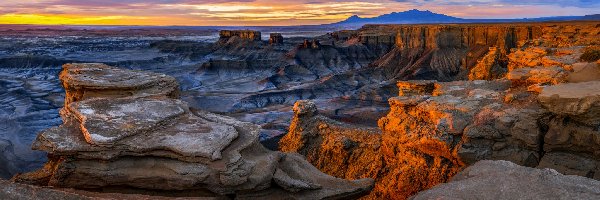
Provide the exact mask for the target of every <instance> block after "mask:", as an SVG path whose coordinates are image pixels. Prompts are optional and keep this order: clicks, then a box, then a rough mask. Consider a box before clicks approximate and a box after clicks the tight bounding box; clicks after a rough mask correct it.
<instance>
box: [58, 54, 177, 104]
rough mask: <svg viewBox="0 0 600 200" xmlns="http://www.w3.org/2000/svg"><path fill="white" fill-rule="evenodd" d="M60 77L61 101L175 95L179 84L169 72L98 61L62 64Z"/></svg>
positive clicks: (67, 102) (66, 102)
mask: <svg viewBox="0 0 600 200" xmlns="http://www.w3.org/2000/svg"><path fill="white" fill-rule="evenodd" d="M60 80H61V82H62V83H63V86H64V88H65V91H66V97H65V105H68V104H69V103H71V102H75V101H80V100H84V99H89V98H94V97H104V98H107V97H113V98H116V97H126V96H150V95H157V96H169V97H177V96H178V93H179V84H178V83H177V80H176V79H175V78H173V77H171V76H167V75H165V74H159V73H152V72H143V71H135V70H126V69H120V68H116V67H111V66H108V65H104V64H100V63H77V64H65V65H63V70H62V72H61V73H60Z"/></svg>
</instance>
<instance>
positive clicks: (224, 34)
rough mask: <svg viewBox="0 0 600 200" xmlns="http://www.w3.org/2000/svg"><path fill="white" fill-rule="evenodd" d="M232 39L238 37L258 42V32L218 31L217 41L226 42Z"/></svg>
mask: <svg viewBox="0 0 600 200" xmlns="http://www.w3.org/2000/svg"><path fill="white" fill-rule="evenodd" d="M232 37H239V38H241V39H243V40H250V41H260V40H261V33H260V31H252V30H221V31H219V38H220V39H219V40H222V41H227V40H229V39H230V38H232Z"/></svg>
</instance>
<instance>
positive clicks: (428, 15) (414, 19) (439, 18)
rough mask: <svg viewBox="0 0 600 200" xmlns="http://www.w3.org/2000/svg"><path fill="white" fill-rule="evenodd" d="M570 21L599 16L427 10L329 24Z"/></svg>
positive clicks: (598, 17) (355, 25) (597, 16)
mask: <svg viewBox="0 0 600 200" xmlns="http://www.w3.org/2000/svg"><path fill="white" fill-rule="evenodd" d="M572 20H600V14H595V15H586V16H557V17H540V18H521V19H463V18H458V17H452V16H448V15H444V14H439V13H434V12H431V11H429V10H426V11H421V10H417V9H413V10H408V11H404V12H392V13H389V14H384V15H380V16H377V17H371V18H361V17H359V16H357V15H353V16H351V17H349V18H348V19H346V20H344V21H340V22H337V23H333V24H329V25H336V26H345V27H360V26H362V25H365V24H440V23H441V24H443V23H500V22H541V21H572Z"/></svg>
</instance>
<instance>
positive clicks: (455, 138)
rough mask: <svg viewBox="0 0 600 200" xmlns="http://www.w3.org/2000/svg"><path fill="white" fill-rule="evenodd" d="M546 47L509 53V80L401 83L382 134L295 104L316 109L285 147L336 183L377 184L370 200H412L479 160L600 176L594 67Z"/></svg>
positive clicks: (572, 53)
mask: <svg viewBox="0 0 600 200" xmlns="http://www.w3.org/2000/svg"><path fill="white" fill-rule="evenodd" d="M541 44H545V43H544V42H543V41H540V45H541ZM558 46H560V45H558ZM540 49H541V48H539V47H534V48H525V49H524V50H523V51H524V52H519V51H521V50H519V51H514V52H513V54H520V55H530V54H536V55H537V54H543V55H542V56H521V57H520V56H515V55H513V54H510V55H508V56H507V58H509V59H511V61H510V63H512V64H510V65H511V66H512V67H511V68H507V69H506V70H507V72H508V73H507V75H506V76H497V74H496V73H493V71H494V70H491V69H492V68H488V67H481V68H480V69H478V70H476V71H471V72H476V73H472V75H473V77H478V78H482V79H493V80H474V81H452V82H438V81H435V80H414V81H399V82H398V83H397V86H398V89H399V96H398V97H392V98H390V99H389V104H390V111H389V113H388V115H387V116H385V117H382V118H381V119H379V121H378V126H379V130H377V129H368V130H366V129H363V128H357V127H353V126H352V125H349V124H344V123H341V122H336V121H333V120H331V119H327V118H326V117H323V116H320V115H316V114H315V113H318V112H316V111H301V110H303V109H297V108H310V109H312V110H316V108H313V107H314V106H307V105H311V103H310V102H304V101H299V102H297V104H296V106H295V110H294V112H295V115H294V119H293V120H292V124H291V125H290V131H289V133H288V135H286V136H285V137H284V138H283V139H282V140H281V142H280V147H281V149H282V150H283V151H291V152H299V153H301V154H303V155H305V156H306V157H307V159H308V160H309V161H310V162H311V163H313V164H314V165H315V166H316V167H317V168H319V169H321V170H322V171H324V172H326V173H328V174H331V175H334V176H336V177H344V178H359V177H372V178H374V179H375V180H376V185H375V189H374V190H373V192H372V193H371V194H370V195H369V196H368V198H372V199H379V198H392V197H398V198H407V197H409V196H411V195H414V194H415V193H416V192H418V191H420V190H424V189H427V188H430V187H432V186H434V185H436V184H439V183H443V182H445V181H448V180H449V178H450V177H452V176H453V175H454V174H456V173H457V172H459V171H460V170H461V169H462V168H463V167H465V166H468V165H472V164H474V163H476V162H477V161H480V160H507V161H511V162H514V163H516V164H519V165H523V166H528V167H537V168H552V169H554V170H557V171H558V172H560V173H565V174H568V175H580V176H585V177H588V178H594V179H599V180H600V176H598V174H600V165H599V162H600V157H598V153H597V152H598V151H599V150H598V148H597V146H598V145H599V143H598V142H597V141H599V140H598V138H597V136H598V135H600V132H598V129H597V126H598V125H600V124H599V123H598V121H600V118H599V117H598V113H600V110H597V107H598V106H599V105H600V104H599V103H598V102H597V101H598V96H600V95H599V94H598V89H597V88H600V87H599V86H600V85H598V82H600V79H599V78H600V77H598V76H596V74H595V73H596V71H597V68H596V67H598V66H597V63H579V61H577V59H573V58H575V57H577V54H579V53H580V52H581V51H582V47H556V48H552V51H546V50H544V51H543V52H542V51H540ZM488 50H490V51H494V49H488ZM530 51H531V52H530ZM548 52H550V53H551V54H548ZM495 54H496V53H494V55H495ZM484 60H485V58H484ZM491 60H494V59H491ZM543 60H552V62H550V61H543ZM494 62H496V61H493V62H487V61H482V62H480V63H482V64H483V63H494ZM533 63H535V64H533ZM544 63H548V64H544ZM485 66H491V65H487V64H485ZM575 69H577V70H575ZM584 71H585V72H588V73H589V74H590V75H588V76H584V75H583V73H585V72H584ZM479 72H482V73H479ZM592 72H593V73H592ZM571 80H573V81H574V82H571V83H568V82H569V81H571ZM299 110H300V112H299ZM302 113H310V114H302ZM361 155H369V156H361ZM365 166H367V167H365Z"/></svg>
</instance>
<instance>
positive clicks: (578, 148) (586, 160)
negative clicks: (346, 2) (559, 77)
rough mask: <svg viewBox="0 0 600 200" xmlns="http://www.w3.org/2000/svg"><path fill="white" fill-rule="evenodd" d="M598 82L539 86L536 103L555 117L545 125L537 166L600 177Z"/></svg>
mask: <svg viewBox="0 0 600 200" xmlns="http://www.w3.org/2000/svg"><path fill="white" fill-rule="evenodd" d="M599 88H600V81H590V82H580V83H565V84H559V85H554V86H549V87H545V88H543V90H542V92H541V93H540V95H539V96H538V100H539V102H540V103H541V104H542V105H543V106H544V107H545V108H547V109H548V110H550V111H551V112H552V113H553V114H554V115H555V117H554V118H552V119H551V121H550V122H549V124H548V132H547V133H546V135H545V137H544V142H545V145H544V151H545V152H546V155H545V156H544V157H543V158H542V160H541V163H540V165H539V166H538V167H547V168H554V169H557V170H559V171H560V172H564V173H567V174H575V175H580V176H586V177H590V178H594V179H598V180H600V148H598V146H599V145H600V137H599V136H600V131H598V126H599V125H600V110H598V107H599V106H600V101H599V100H600V98H599V97H600V90H599Z"/></svg>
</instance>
